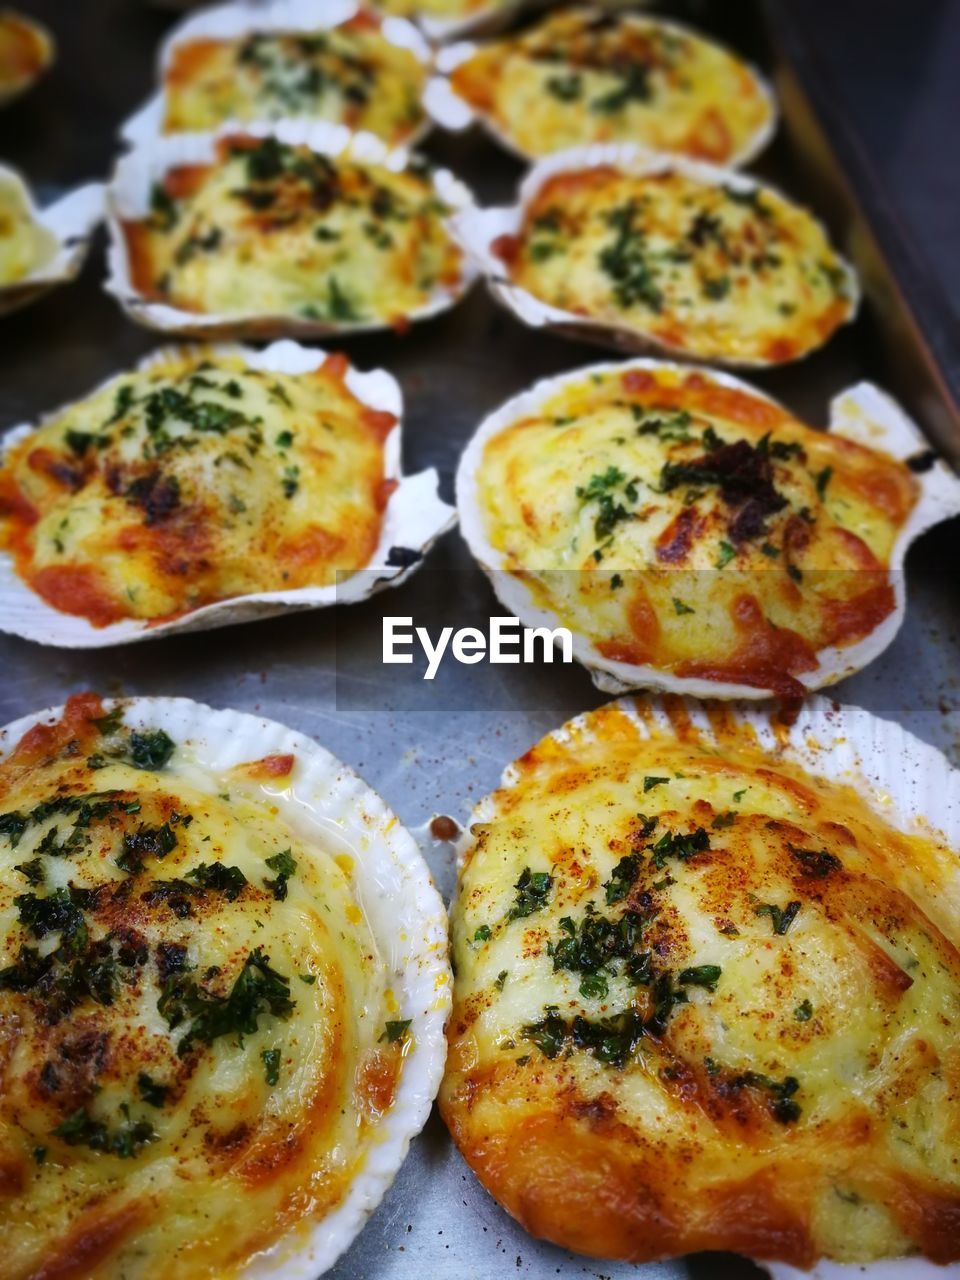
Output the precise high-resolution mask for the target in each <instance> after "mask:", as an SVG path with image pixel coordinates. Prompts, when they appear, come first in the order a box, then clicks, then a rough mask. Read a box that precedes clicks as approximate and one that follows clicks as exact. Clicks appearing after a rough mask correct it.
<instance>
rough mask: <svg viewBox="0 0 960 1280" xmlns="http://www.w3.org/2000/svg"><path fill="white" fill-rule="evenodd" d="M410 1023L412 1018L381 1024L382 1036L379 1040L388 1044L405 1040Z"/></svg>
mask: <svg viewBox="0 0 960 1280" xmlns="http://www.w3.org/2000/svg"><path fill="white" fill-rule="evenodd" d="M412 1021H413V1019H412V1018H401V1019H397V1020H395V1021H393V1022H385V1023H384V1024H383V1035H382V1036H381V1037H380V1039H381V1040H386V1042H387V1043H388V1044H396V1043H397V1041H398V1040H403V1039H405V1038H406V1035H407V1032H408V1031H409V1030H410V1023H411V1022H412Z"/></svg>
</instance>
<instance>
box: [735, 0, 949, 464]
mask: <svg viewBox="0 0 960 1280" xmlns="http://www.w3.org/2000/svg"><path fill="white" fill-rule="evenodd" d="M757 2H758V9H760V8H762V18H763V20H765V27H766V35H767V38H768V40H769V44H770V49H769V52H770V55H771V63H772V66H773V78H774V82H775V85H776V90H777V95H778V98H779V100H780V105H781V110H782V114H783V125H782V127H783V129H784V131H785V133H786V134H787V135H788V137H789V139H790V143H791V151H792V153H793V159H794V161H795V162H796V164H797V167H798V170H799V171H800V173H801V176H802V182H803V185H804V186H806V187H808V188H809V189H810V191H811V193H812V194H813V195H814V197H815V202H816V204H817V205H818V212H821V213H823V214H824V215H825V216H827V217H828V219H830V220H831V221H832V222H833V224H834V225H835V226H836V227H837V228H839V229H840V234H841V238H842V239H843V241H844V243H843V247H844V249H845V251H846V252H847V253H848V255H849V256H850V257H851V259H852V260H853V261H854V262H855V263H856V265H857V267H858V269H859V271H860V275H861V280H862V283H863V287H864V293H865V295H866V297H867V299H868V300H869V302H870V304H871V312H872V316H871V318H872V320H873V321H874V323H875V327H876V331H877V337H878V339H879V342H880V345H881V347H882V348H883V350H884V353H885V355H886V357H887V361H888V363H887V383H888V386H889V390H890V391H891V392H892V393H893V394H894V395H896V396H898V397H899V398H901V399H902V400H903V401H904V402H905V403H906V404H908V405H909V407H910V410H911V412H912V413H913V414H914V416H915V417H916V418H917V419H918V421H919V425H920V426H921V427H922V428H923V429H924V431H925V432H926V434H927V436H928V438H929V439H930V441H931V443H932V444H933V445H934V446H935V447H936V449H937V450H938V451H939V452H940V453H942V455H943V456H944V457H945V458H946V459H948V461H949V462H950V463H951V465H952V466H954V467H955V468H956V469H958V470H960V345H958V343H957V341H956V336H955V335H956V329H957V326H956V322H955V321H954V320H953V318H952V313H951V311H950V308H949V306H948V304H947V300H946V298H945V296H944V294H943V292H942V290H941V288H940V286H939V285H938V283H937V282H936V280H935V279H934V278H933V276H932V274H931V272H930V269H929V268H928V267H927V265H926V264H925V263H924V262H923V260H922V258H921V256H920V254H919V253H918V251H917V249H916V247H915V244H914V242H913V239H912V236H911V234H910V232H909V231H908V230H907V229H906V228H905V226H904V224H903V222H902V219H901V217H900V215H899V213H898V211H897V210H896V208H895V206H894V204H893V202H892V201H891V199H890V197H889V194H888V192H887V189H886V188H885V186H884V184H883V183H881V181H880V179H879V177H878V176H877V173H876V171H875V169H874V167H873V165H872V163H871V161H870V159H869V158H868V156H867V154H866V152H865V150H864V148H863V146H862V144H861V142H860V140H859V138H858V136H857V133H856V130H855V128H854V126H853V125H852V124H851V122H850V120H849V117H848V115H847V114H846V113H845V111H844V110H843V108H842V106H841V104H840V102H839V101H838V97H837V94H836V93H835V92H833V89H832V86H831V80H830V75H829V73H828V72H827V71H826V70H825V68H824V66H823V64H822V61H821V58H820V57H819V56H818V54H817V52H816V50H815V48H814V46H813V44H812V42H811V39H810V33H809V29H808V30H805V29H804V27H803V22H802V20H801V19H800V18H799V16H798V14H797V12H796V11H795V9H793V8H791V5H790V4H789V0H757ZM808 21H809V20H808Z"/></svg>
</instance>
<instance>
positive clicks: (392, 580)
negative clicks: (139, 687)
mask: <svg viewBox="0 0 960 1280" xmlns="http://www.w3.org/2000/svg"><path fill="white" fill-rule="evenodd" d="M402 414H403V401H402V396H401V393H400V388H399V386H398V385H397V383H396V382H395V380H394V379H393V378H392V377H391V376H390V375H389V374H388V373H386V372H385V371H384V370H382V369H374V370H371V371H370V372H367V373H361V372H360V371H359V370H357V369H355V368H354V367H353V366H352V365H351V364H350V363H349V361H348V360H347V359H346V357H345V356H343V355H340V354H328V353H327V352H324V351H321V350H319V349H318V348H312V349H309V350H308V349H307V348H305V347H301V346H299V345H297V344H296V343H294V342H289V341H285V342H276V343H273V344H272V345H271V346H269V347H267V348H265V349H264V350H262V351H256V350H253V349H251V348H247V347H240V346H231V345H225V344H219V345H198V346H186V347H168V348H166V349H161V350H159V351H155V352H153V353H152V354H151V355H150V356H148V357H147V358H146V359H145V360H144V361H142V362H141V363H140V365H139V366H137V367H136V368H135V369H132V370H129V371H127V372H125V373H121V374H117V375H116V376H114V377H112V378H110V379H108V380H107V381H106V382H105V383H103V384H102V385H101V386H99V387H97V388H96V389H95V390H93V391H92V392H91V393H90V394H89V395H88V396H87V397H85V398H84V399H82V400H80V401H77V402H76V403H74V404H71V405H67V406H66V407H64V408H62V409H60V410H58V411H56V412H55V413H53V414H51V415H50V416H49V417H48V418H47V419H46V420H45V421H43V422H42V423H41V424H40V425H39V426H35V427H30V426H24V427H20V428H14V429H13V430H12V431H11V432H9V434H8V435H7V437H6V439H5V441H4V444H5V449H4V451H3V453H2V459H0V546H2V550H0V602H2V603H0V630H8V631H11V632H13V633H14V634H17V635H22V636H25V637H26V638H28V639H32V640H37V641H39V642H40V643H42V644H56V645H62V646H64V647H67V648H73V647H80V648H84V647H99V646H102V645H110V644H120V643H125V642H128V641H131V640H138V639H150V638H152V637H155V636H157V635H161V634H165V633H167V632H169V631H179V630H195V629H198V628H200V629H205V628H207V627H214V626H224V625H227V624H229V623H235V622H240V621H245V620H249V619H254V618H260V617H268V616H270V615H272V614H278V613H284V612H286V611H288V610H290V609H305V608H318V607H325V606H329V605H333V604H338V603H345V602H351V601H355V600H360V599H364V598H365V597H367V596H368V595H370V594H371V593H372V592H374V591H377V590H380V589H381V588H383V587H386V586H389V585H396V584H397V583H399V582H401V581H403V579H404V578H405V577H407V576H408V575H409V574H410V573H412V572H414V571H415V570H416V568H417V567H418V566H419V565H420V563H421V562H422V559H423V556H424V555H425V553H426V552H427V551H428V550H429V548H430V546H431V545H432V544H433V542H434V540H435V539H436V538H437V537H439V536H440V535H441V534H442V533H443V532H444V531H445V530H446V529H447V528H449V526H450V524H451V523H452V521H453V518H454V513H453V511H452V509H451V508H450V507H448V506H447V505H446V503H444V502H441V500H440V498H439V496H438V494H437V484H438V481H437V475H436V472H435V471H434V470H433V469H432V468H431V469H428V470H426V471H422V472H420V473H418V474H417V475H413V476H404V475H403V474H402V473H401V469H400V431H401V420H402Z"/></svg>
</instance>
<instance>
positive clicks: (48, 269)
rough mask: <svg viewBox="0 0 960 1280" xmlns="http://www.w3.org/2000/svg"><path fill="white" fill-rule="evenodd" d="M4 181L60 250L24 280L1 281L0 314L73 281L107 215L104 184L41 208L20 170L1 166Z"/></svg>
mask: <svg viewBox="0 0 960 1280" xmlns="http://www.w3.org/2000/svg"><path fill="white" fill-rule="evenodd" d="M0 184H3V185H4V186H7V187H12V188H14V189H15V190H16V192H17V193H18V195H19V196H20V198H21V199H22V201H23V203H24V205H25V206H26V208H27V210H28V212H29V214H30V217H31V219H32V220H33V221H34V222H35V223H38V224H39V225H40V226H41V227H45V228H46V229H47V230H48V231H49V232H50V233H51V235H52V236H53V237H54V239H55V240H56V241H57V245H58V248H57V252H56V253H55V254H54V256H53V257H52V258H51V259H50V261H49V262H45V263H44V264H43V265H42V266H40V267H37V268H36V269H35V270H33V271H31V272H30V274H29V275H26V276H23V277H22V278H21V279H20V280H13V281H11V282H10V283H9V284H0V315H6V314H7V313H8V312H10V311H16V310H17V309H18V308H19V307H24V306H26V305H27V303H28V302H33V301H35V300H36V299H37V298H40V297H42V296H43V295H44V294H45V293H48V292H49V291H50V290H51V289H54V288H56V286H57V285H58V284H66V283H67V282H68V281H70V280H73V279H74V278H75V276H76V275H77V274H78V273H79V271H80V268H81V267H82V266H83V262H84V259H85V257H86V255H87V250H88V249H89V247H90V241H91V239H92V238H93V233H94V231H95V230H96V228H97V224H98V223H99V222H100V219H101V218H102V217H103V193H104V187H103V184H102V183H100V182H89V183H87V185H86V186H83V187H77V189H76V190H75V191H71V192H69V194H67V195H65V196H61V197H60V199H59V200H55V201H54V202H53V204H48V205H47V207H46V208H45V209H38V208H37V206H36V205H35V204H34V202H33V197H32V196H31V194H30V189H29V187H28V186H27V184H26V182H25V181H24V180H23V178H22V177H21V175H20V174H19V173H18V172H17V171H16V169H11V168H10V167H9V166H8V165H0Z"/></svg>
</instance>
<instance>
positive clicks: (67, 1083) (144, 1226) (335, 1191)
mask: <svg viewBox="0 0 960 1280" xmlns="http://www.w3.org/2000/svg"><path fill="white" fill-rule="evenodd" d="M102 716H103V710H102V707H101V706H100V703H99V699H97V698H96V697H94V696H93V695H83V696H81V697H79V698H75V699H73V700H72V701H71V703H70V704H69V705H68V707H67V710H66V712H65V715H64V719H63V720H62V722H60V723H59V724H57V725H55V726H53V727H52V728H50V727H46V726H39V727H37V728H34V729H32V730H30V731H29V732H28V733H27V735H26V736H25V738H24V739H23V740H22V742H21V743H20V745H19V747H17V748H16V749H15V750H14V752H13V753H12V755H11V756H10V757H9V758H8V759H7V761H6V762H5V763H4V764H3V765H0V809H2V816H0V1206H2V1215H3V1221H4V1231H3V1238H4V1256H3V1259H2V1261H0V1274H2V1275H3V1276H5V1277H11V1278H12V1277H17V1278H20V1277H24V1276H28V1275H29V1276H38V1275H41V1274H42V1275H50V1276H53V1275H56V1276H57V1277H60V1278H61V1280H67V1278H68V1277H77V1278H78V1280H79V1277H83V1278H84V1280H89V1278H92V1277H101V1276H104V1277H106V1276H118V1275H120V1274H122V1275H124V1276H125V1277H127V1278H128V1280H135V1278H136V1277H149V1276H153V1275H156V1274H157V1271H158V1269H162V1270H163V1273H164V1275H168V1276H170V1277H174V1278H178V1277H179V1278H184V1280H186V1278H189V1280H197V1277H201V1276H211V1277H212V1276H218V1277H219V1276H227V1275H232V1274H234V1272H235V1269H236V1268H238V1267H239V1266H240V1265H241V1264H242V1263H243V1262H244V1261H245V1260H246V1259H248V1258H249V1256H250V1255H251V1253H253V1252H254V1251H255V1250H259V1249H263V1248H266V1247H268V1246H269V1245H270V1244H272V1243H273V1242H274V1241H275V1240H276V1239H277V1238H278V1237H279V1236H280V1235H281V1234H282V1233H283V1232H284V1231H285V1230H288V1229H290V1227H291V1226H292V1225H294V1224H295V1223H302V1224H304V1225H306V1224H307V1222H309V1221H310V1220H314V1221H315V1220H317V1219H319V1218H321V1217H323V1216H324V1215H325V1214H326V1213H327V1212H329V1210H330V1209H331V1208H333V1207H334V1206H335V1205H336V1204H338V1203H339V1202H340V1200H341V1199H342V1198H343V1195H344V1193H345V1191H346V1189H347V1187H348V1185H349V1183H350V1180H351V1177H352V1176H353V1173H354V1171H355V1170H356V1169H357V1168H358V1167H359V1166H360V1164H361V1163H362V1161H363V1159H364V1153H365V1150H366V1148H367V1146H368V1145H369V1144H370V1142H371V1141H372V1140H373V1133H372V1126H373V1125H374V1124H375V1123H376V1121H377V1120H378V1119H379V1117H380V1116H381V1115H382V1114H383V1113H384V1112H385V1111H387V1110H388V1109H389V1107H390V1105H391V1102H392V1098H393V1093H394V1089H395V1085H396V1081H397V1079H398V1076H399V1072H400V1068H401V1063H402V1056H403V1052H404V1043H405V1039H404V1037H405V1030H404V1028H402V1027H401V1028H400V1031H399V1034H394V1039H393V1041H391V1040H390V1038H389V1037H390V1034H391V1033H390V1032H389V1031H387V1032H385V1024H386V1023H387V1022H388V1021H389V1019H390V1017H391V1013H390V1004H391V1000H392V997H391V996H390V995H389V992H388V989H387V986H386V978H387V967H386V962H385V961H384V960H383V959H382V958H381V957H380V956H379V954H378V953H377V948H376V945H375V943H374V940H373V937H372V935H371V932H370V929H369V927H368V925H367V923H366V920H365V917H364V915H363V913H362V911H361V909H360V908H359V906H358V905H357V903H356V901H355V900H354V896H353V892H352V889H351V885H350V882H349V880H348V878H347V877H346V875H345V874H344V872H343V871H342V870H341V869H340V866H339V865H338V862H337V852H336V851H335V850H334V849H332V848H325V847H323V845H322V844H318V843H316V842H313V841H312V842H311V843H310V844H306V843H304V841H303V840H301V839H300V838H299V837H298V836H297V835H295V834H294V832H293V831H292V830H291V829H290V828H288V827H287V826H286V824H285V823H284V821H283V819H282V818H281V817H280V816H279V812H278V810H277V808H276V806H275V804H273V803H271V801H270V799H269V794H268V790H267V788H269V789H270V790H272V791H273V792H276V789H277V788H278V787H279V788H284V787H286V786H289V785H291V784H294V783H295V782H296V777H297V768H298V764H297V760H296V758H295V757H293V756H280V757H268V758H267V759H264V760H262V761H259V762H255V763H252V764H250V765H242V766H238V767H236V768H234V769H232V770H230V771H229V772H228V773H227V774H225V775H216V776H214V775H211V774H209V773H208V772H206V771H205V770H204V769H203V768H201V767H200V766H199V765H197V764H196V763H191V760H190V758H189V757H188V756H186V755H184V754H182V753H181V751H180V750H179V749H178V748H176V747H175V744H172V743H171V741H170V739H169V738H167V737H166V736H165V735H163V734H156V733H152V732H147V731H140V732H139V733H133V734H131V733H128V731H127V730H126V729H124V728H123V727H122V725H119V724H117V723H116V721H117V719H118V717H116V716H111V717H107V718H106V720H103V719H101V717H102ZM392 1025H393V1026H394V1031H395V1032H396V1024H392ZM238 1210H241V1211H238Z"/></svg>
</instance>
